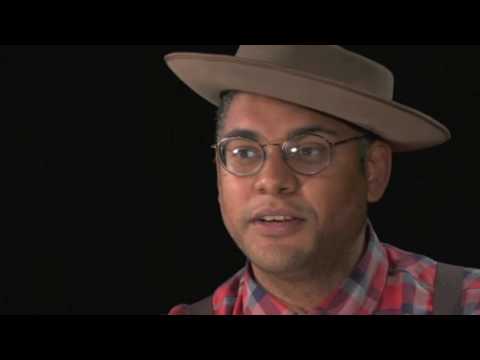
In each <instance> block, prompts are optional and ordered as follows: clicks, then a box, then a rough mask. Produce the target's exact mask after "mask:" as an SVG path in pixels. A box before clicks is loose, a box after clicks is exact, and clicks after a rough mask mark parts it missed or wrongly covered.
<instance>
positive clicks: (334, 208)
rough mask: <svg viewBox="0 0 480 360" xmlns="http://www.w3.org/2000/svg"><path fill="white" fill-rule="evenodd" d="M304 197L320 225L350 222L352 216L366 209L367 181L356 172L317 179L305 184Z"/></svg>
mask: <svg viewBox="0 0 480 360" xmlns="http://www.w3.org/2000/svg"><path fill="white" fill-rule="evenodd" d="M340 179H348V180H347V181H345V180H343V181H342V180H340ZM304 198H305V199H306V201H308V202H309V204H310V206H311V207H312V208H313V210H314V212H315V216H316V218H317V219H316V220H317V222H318V223H319V225H325V224H333V223H337V222H341V223H345V222H349V219H350V218H352V217H353V216H358V215H359V214H361V213H362V212H364V211H365V209H366V206H367V191H366V182H365V181H364V180H362V179H361V177H360V175H355V174H349V175H348V176H346V177H342V178H336V179H334V178H331V179H321V180H320V179H316V181H315V182H314V181H312V182H309V183H307V184H305V186H304Z"/></svg>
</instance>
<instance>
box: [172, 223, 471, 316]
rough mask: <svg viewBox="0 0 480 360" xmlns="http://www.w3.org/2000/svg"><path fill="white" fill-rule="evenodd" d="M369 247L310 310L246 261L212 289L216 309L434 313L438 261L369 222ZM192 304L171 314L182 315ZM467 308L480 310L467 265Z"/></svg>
mask: <svg viewBox="0 0 480 360" xmlns="http://www.w3.org/2000/svg"><path fill="white" fill-rule="evenodd" d="M369 234H370V236H369V244H368V248H367V250H366V252H365V254H364V256H363V258H362V259H361V260H360V262H359V263H358V265H357V266H356V268H355V269H354V271H353V272H352V274H351V275H350V277H349V278H348V279H347V280H346V281H345V282H344V283H343V285H341V286H340V287H339V288H338V289H337V290H336V291H334V292H333V293H332V294H331V295H330V296H329V297H328V298H327V299H326V300H325V301H323V303H322V304H320V305H319V306H318V308H316V309H315V310H313V311H311V312H310V313H308V314H298V313H294V312H292V311H291V310H289V309H288V307H287V306H286V305H285V304H283V303H282V301H280V300H279V299H277V298H275V297H274V296H273V295H271V294H269V293H268V292H267V291H266V290H264V289H263V288H262V287H261V286H260V285H259V284H258V283H257V282H256V281H255V279H254V277H253V275H252V272H251V268H250V266H249V265H247V266H246V267H245V268H244V269H242V270H241V271H239V272H238V273H237V274H235V275H234V276H233V277H232V278H231V279H230V280H228V281H227V282H225V283H224V284H223V285H221V286H220V287H219V288H218V289H217V290H216V291H215V293H214V295H213V305H214V313H215V315H430V314H432V310H433V306H432V303H433V292H434V282H435V275H436V268H437V263H436V262H435V261H433V260H431V259H429V258H427V257H424V256H420V255H416V254H412V253H409V252H406V251H403V250H400V249H397V248H395V247H393V246H391V245H387V244H383V243H381V242H380V241H379V239H378V237H377V235H376V234H375V232H374V230H373V228H372V227H371V226H369ZM187 308H188V306H187V305H178V306H175V307H174V308H173V309H172V310H171V311H170V313H169V314H170V315H183V314H185V313H186V310H187ZM463 313H464V314H465V315H480V270H474V269H465V280H464V292H463Z"/></svg>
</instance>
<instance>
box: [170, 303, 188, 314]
mask: <svg viewBox="0 0 480 360" xmlns="http://www.w3.org/2000/svg"><path fill="white" fill-rule="evenodd" d="M188 313H189V306H188V305H186V304H180V305H176V306H174V307H173V308H172V309H171V310H170V311H169V312H168V315H188Z"/></svg>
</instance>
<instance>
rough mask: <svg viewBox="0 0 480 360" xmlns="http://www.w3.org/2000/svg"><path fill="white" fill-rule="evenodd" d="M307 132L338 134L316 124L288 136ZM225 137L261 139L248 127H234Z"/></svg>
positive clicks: (294, 131) (291, 136) (292, 132)
mask: <svg viewBox="0 0 480 360" xmlns="http://www.w3.org/2000/svg"><path fill="white" fill-rule="evenodd" d="M306 133H323V134H328V135H333V136H337V135H338V133H337V132H336V131H334V130H331V129H326V128H324V127H321V126H318V125H314V126H307V127H301V128H298V129H295V130H292V131H290V132H289V133H288V136H287V138H288V139H291V138H293V137H296V136H300V135H303V134H306ZM223 137H224V138H232V137H241V138H245V139H250V140H254V141H259V140H260V134H259V133H257V132H255V131H252V130H247V129H234V130H232V131H229V132H228V133H226V134H225V135H224V136H223Z"/></svg>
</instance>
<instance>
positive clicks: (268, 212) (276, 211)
mask: <svg viewBox="0 0 480 360" xmlns="http://www.w3.org/2000/svg"><path fill="white" fill-rule="evenodd" d="M266 216H283V217H291V218H293V219H297V220H305V219H304V218H302V216H301V215H300V214H298V212H296V211H294V210H291V209H287V208H268V209H261V210H258V211H256V212H255V213H254V214H253V216H252V221H258V220H261V219H263V218H264V217H266Z"/></svg>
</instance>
